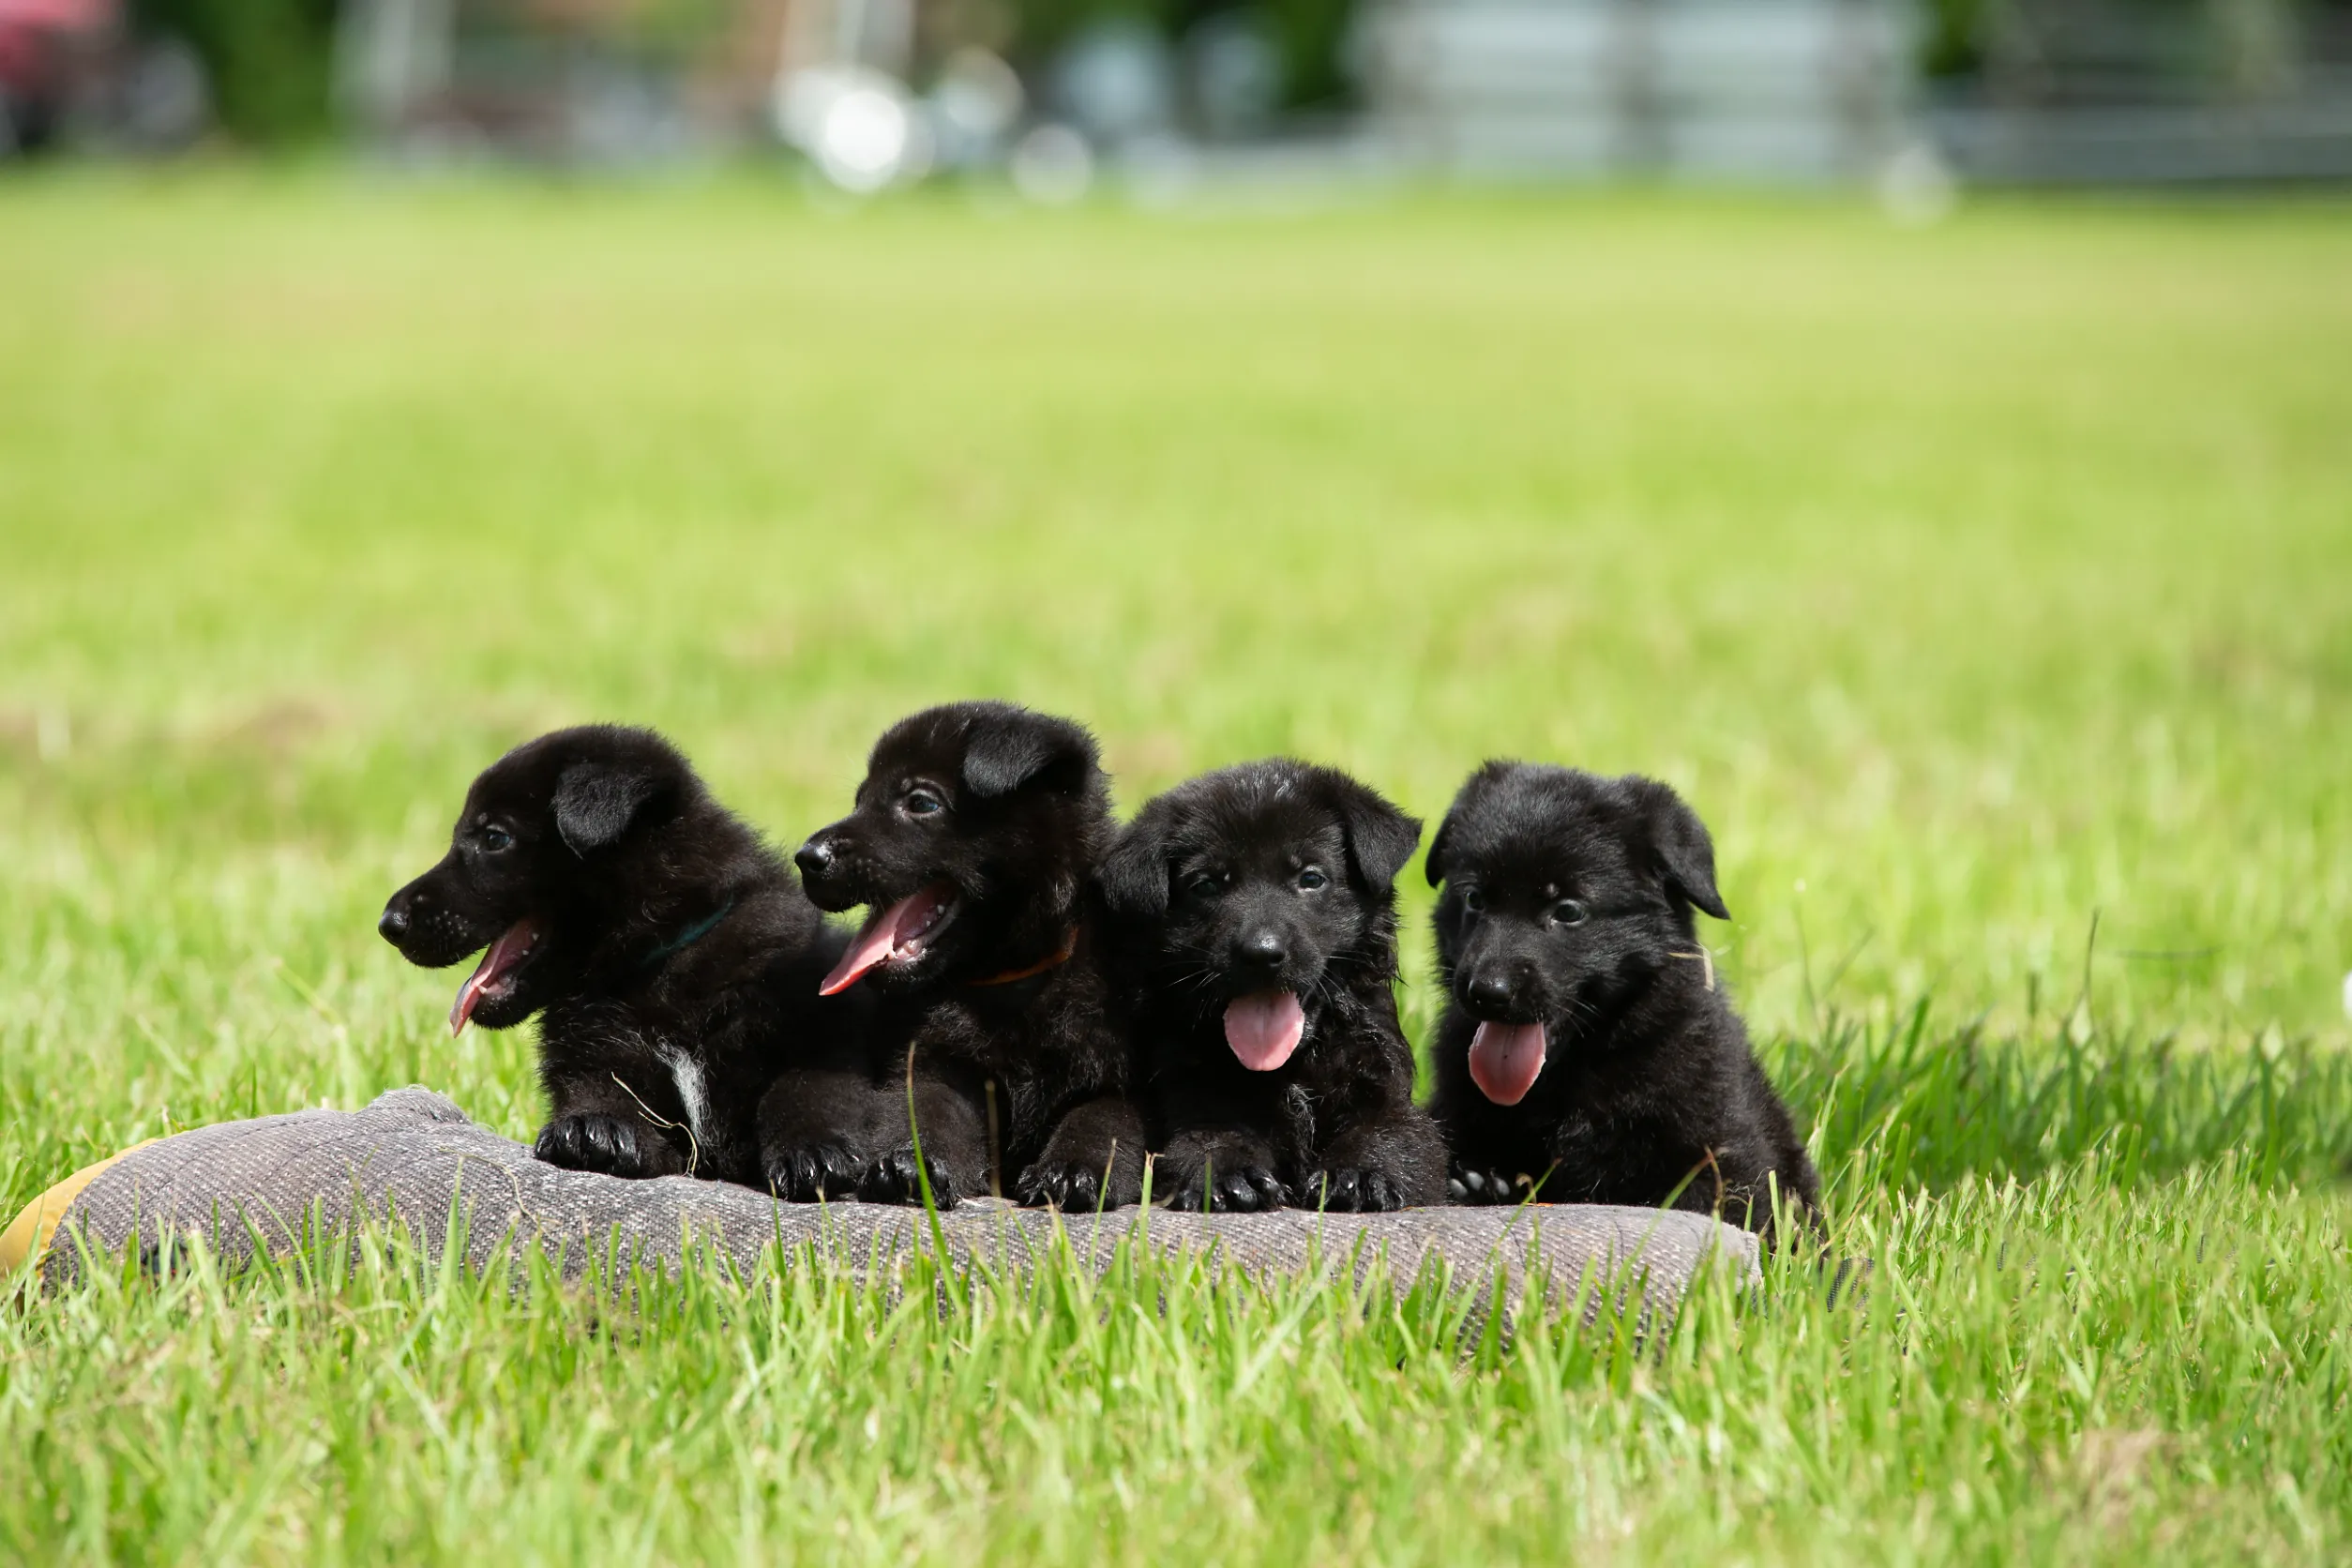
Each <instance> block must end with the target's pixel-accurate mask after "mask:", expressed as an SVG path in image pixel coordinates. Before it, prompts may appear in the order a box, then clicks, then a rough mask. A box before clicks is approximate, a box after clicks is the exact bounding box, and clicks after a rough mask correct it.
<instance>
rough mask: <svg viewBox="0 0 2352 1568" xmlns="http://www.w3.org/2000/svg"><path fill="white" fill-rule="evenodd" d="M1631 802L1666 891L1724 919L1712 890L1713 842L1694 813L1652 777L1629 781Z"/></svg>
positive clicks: (1727, 915)
mask: <svg viewBox="0 0 2352 1568" xmlns="http://www.w3.org/2000/svg"><path fill="white" fill-rule="evenodd" d="M1630 782H1631V784H1632V786H1633V795H1634V803H1635V805H1636V807H1637V808H1638V809H1639V811H1640V813H1641V822H1642V825H1643V827H1644V828H1646V829H1647V830H1648V832H1649V835H1650V847H1651V851H1653V852H1655V853H1656V855H1657V857H1658V866H1659V868H1660V870H1661V871H1663V872H1664V874H1665V876H1666V891H1667V892H1668V893H1669V894H1671V895H1673V896H1674V897H1678V898H1680V899H1681V900H1682V901H1683V902H1684V903H1686V904H1690V905H1692V906H1693V907H1695V908H1696V909H1700V910H1704V911H1705V912H1707V913H1709V914H1711V915H1713V916H1714V917H1715V918H1716V919H1718V920H1728V919H1730V918H1731V912H1730V911H1729V910H1727V909H1726V908H1724V903H1723V895H1722V894H1720V893H1717V892H1716V891H1715V841H1714V839H1712V838H1711V837H1708V833H1707V824H1706V823H1705V822H1700V821H1699V820H1698V813H1697V812H1696V811H1694V810H1692V809H1691V808H1690V807H1687V806H1685V805H1683V804H1682V797H1681V796H1680V795H1678V794H1676V793H1675V792H1673V791H1672V790H1670V789H1668V788H1667V787H1666V785H1664V784H1661V783H1659V782H1658V781H1657V780H1656V779H1654V778H1632V779H1631V780H1630Z"/></svg>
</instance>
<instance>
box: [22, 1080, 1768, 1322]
mask: <svg viewBox="0 0 2352 1568" xmlns="http://www.w3.org/2000/svg"><path fill="white" fill-rule="evenodd" d="M453 1209H454V1210H456V1211H458V1212H459V1213H460V1214H461V1217H462V1223H460V1224H459V1225H457V1226H454V1227H453V1226H452V1224H451V1218H452V1213H453ZM362 1220H374V1221H390V1222H396V1223H398V1224H400V1225H401V1226H403V1227H404V1228H405V1229H407V1231H408V1232H409V1234H410V1235H412V1236H413V1237H415V1239H416V1240H417V1241H419V1242H421V1243H422V1244H424V1245H425V1247H426V1248H427V1249H428V1251H429V1252H430V1254H431V1255H432V1256H434V1257H436V1258H438V1257H439V1255H440V1254H441V1252H442V1251H443V1250H444V1247H445V1241H446V1239H447V1238H449V1237H452V1236H456V1237H459V1238H460V1239H461V1240H462V1244H463V1247H464V1252H465V1258H466V1260H467V1262H468V1263H470V1264H472V1265H474V1266H475V1267H476V1268H484V1267H490V1266H493V1265H495V1264H496V1263H497V1262H498V1261H499V1259H501V1258H502V1256H503V1257H505V1258H506V1259H508V1260H509V1263H510V1264H511V1260H512V1258H513V1256H514V1254H513V1253H512V1252H506V1253H502V1250H501V1249H502V1248H505V1247H508V1246H510V1245H511V1244H513V1243H515V1242H521V1243H525V1244H535V1245H537V1246H538V1247H540V1248H542V1249H543V1250H544V1251H546V1252H547V1253H548V1254H549V1255H550V1256H551V1257H554V1258H556V1259H559V1260H560V1263H561V1266H562V1268H563V1270H564V1272H565V1274H567V1275H577V1274H579V1273H580V1271H581V1270H582V1269H583V1268H585V1267H587V1266H589V1264H590V1261H591V1259H597V1260H602V1259H608V1258H612V1257H615V1256H617V1257H618V1258H620V1259H623V1260H625V1261H626V1260H631V1259H633V1260H635V1261H637V1262H640V1263H642V1264H645V1265H647V1266H654V1265H656V1264H660V1263H675V1262H676V1261H677V1260H678V1259H680V1258H681V1256H683V1255H684V1254H685V1253H686V1252H687V1251H689V1250H692V1249H696V1248H701V1247H716V1248H717V1249H719V1250H721V1251H723V1252H724V1253H726V1254H727V1255H728V1256H729V1257H730V1258H731V1259H733V1261H734V1262H735V1264H736V1265H737V1266H738V1267H740V1268H742V1269H744V1270H746V1272H748V1271H750V1270H754V1269H757V1268H759V1267H761V1266H762V1265H763V1263H769V1264H772V1263H774V1262H775V1261H776V1259H777V1257H778V1253H777V1252H776V1250H775V1249H776V1244H778V1243H779V1242H780V1243H781V1244H782V1253H781V1257H782V1258H783V1259H785V1260H786V1263H787V1266H789V1264H790V1262H791V1261H792V1259H802V1258H808V1259H821V1260H828V1261H832V1262H837V1263H838V1264H839V1265H841V1266H844V1267H847V1268H849V1269H852V1270H864V1269H870V1268H872V1267H874V1266H876V1265H877V1264H881V1265H883V1266H885V1267H887V1266H890V1265H892V1264H895V1263H897V1262H899V1261H903V1260H904V1259H907V1258H909V1257H910V1256H911V1255H912V1253H914V1252H915V1251H917V1250H924V1251H927V1250H928V1249H929V1248H930V1246H931V1239H930V1227H929V1221H928V1220H927V1217H926V1216H925V1215H924V1214H923V1212H922V1211H921V1210H919V1209H912V1210H911V1209H904V1208H897V1207H892V1206H885V1205H880V1204H870V1203H833V1204H822V1205H820V1204H802V1203H778V1202H776V1201H775V1200H774V1199H771V1198H770V1197H769V1196H768V1195H766V1194H764V1193H760V1192H755V1191H753V1190H751V1189H750V1188H748V1187H738V1186H730V1185H726V1184H720V1183H715V1182H702V1181H696V1180H694V1179H693V1178H691V1177H685V1176H665V1177H661V1178H659V1179H657V1180H654V1181H645V1182H628V1181H622V1180H620V1179H618V1178H615V1177H611V1176H597V1175H591V1174H588V1173H586V1172H582V1171H577V1170H564V1169H560V1168H557V1167H554V1166H551V1165H547V1164H544V1163H542V1162H540V1161H538V1160H535V1159H534V1158H532V1156H531V1152H530V1150H529V1149H527V1148H525V1147H524V1146H523V1145H521V1144H520V1143H516V1142H514V1141H512V1140H510V1139H508V1138H501V1137H499V1136H498V1135H497V1134H495V1133H493V1132H490V1131H489V1130H488V1129H487V1128H483V1127H478V1126H475V1124H474V1123H471V1122H469V1121H467V1120H466V1118H465V1115H464V1113H463V1112H461V1111H460V1110H459V1109H458V1108H457V1107H456V1106H454V1105H452V1104H451V1103H450V1102H449V1101H448V1100H446V1099H445V1098H443V1097H442V1096H441V1095H439V1094H436V1093H431V1092H430V1091H428V1090H424V1089H400V1090H395V1091H393V1092H392V1093H388V1094H384V1095H382V1096H381V1097H379V1098H378V1099H377V1100H375V1101H374V1103H372V1104H370V1105H369V1106H368V1107H367V1108H365V1109H362V1110H356V1111H338V1110H304V1111H296V1112H294V1114H292V1115H287V1116H265V1117H262V1118H260V1119H259V1120H256V1121H251V1122H229V1123H220V1124H219V1125H215V1126H209V1127H199V1128H196V1129H195V1130H193V1131H190V1132H184V1133H180V1134H177V1135H175V1136H173V1137H171V1138H163V1139H160V1140H159V1141H158V1142H155V1143H151V1144H148V1145H146V1146H145V1147H143V1148H140V1149H137V1150H134V1151H132V1152H131V1153H128V1154H126V1155H124V1156H122V1157H121V1158H120V1159H118V1160H116V1161H115V1162H114V1164H113V1165H112V1166H110V1167H108V1168H106V1169H105V1170H104V1171H103V1172H101V1173H100V1174H99V1175H98V1178H97V1179H96V1180H95V1181H93V1182H92V1183H91V1184H89V1185H88V1186H87V1187H85V1188H84V1189H83V1191H82V1192H81V1194H80V1195H79V1196H77V1197H76V1198H75V1199H74V1200H73V1202H72V1203H71V1205H70V1206H69V1207H68V1209H67V1210H66V1213H65V1214H64V1216H63V1223H62V1225H61V1227H60V1229H59V1230H58V1232H57V1237H56V1241H55V1243H54V1244H53V1245H52V1246H51V1248H50V1250H49V1253H48V1255H47V1257H46V1258H45V1259H44V1260H43V1262H42V1265H41V1266H42V1270H43V1276H44V1279H45V1281H46V1282H47V1283H49V1284H51V1285H59V1284H64V1283H67V1282H68V1281H70V1280H71V1279H72V1278H73V1277H74V1276H75V1275H76V1274H78V1273H79V1271H80V1269H81V1268H82V1266H83V1257H84V1253H85V1250H86V1251H87V1252H88V1253H90V1254H91V1255H93V1256H95V1255H97V1254H99V1253H103V1254H106V1255H108V1256H111V1257H115V1258H119V1257H120V1256H121V1255H122V1254H123V1253H124V1251H125V1250H126V1248H128V1247H136V1248H138V1249H139V1250H140V1251H141V1253H142V1254H143V1255H144V1256H157V1255H159V1253H160V1251H161V1249H162V1248H163V1247H164V1246H165V1245H166V1244H168V1243H169V1242H170V1241H171V1240H172V1239H173V1238H181V1237H186V1236H188V1235H189V1234H190V1233H194V1234H195V1235H198V1236H201V1237H202V1238H203V1239H204V1241H205V1242H206V1244H209V1245H211V1246H212V1247H214V1248H215V1249H216V1250H217V1251H218V1252H219V1254H220V1255H221V1257H222V1258H223V1259H224V1260H225V1261H227V1262H229V1263H230V1264H232V1265H235V1264H238V1263H241V1262H243V1261H246V1260H248V1259H250V1257H251V1255H252V1252H253V1249H254V1247H255V1246H256V1244H259V1245H262V1246H264V1247H266V1248H268V1249H269V1250H271V1251H273V1252H276V1251H280V1250H288V1249H291V1248H293V1247H294V1246H296V1245H298V1244H300V1242H301V1239H302V1233H303V1231H304V1229H305V1228H306V1227H315V1226H320V1225H324V1227H325V1228H327V1231H328V1233H330V1234H331V1233H333V1232H334V1231H335V1230H336V1229H339V1228H341V1227H344V1226H346V1225H348V1224H350V1223H352V1222H354V1221H362ZM939 1223H940V1227H941V1230H942V1233H943V1236H944V1239H945V1241H946V1244H947V1246H948V1248H949V1251H950V1252H951V1254H953V1255H954V1256H955V1258H956V1259H957V1262H958V1263H966V1262H970V1261H972V1260H975V1259H977V1260H981V1261H985V1262H987V1263H988V1264H990V1265H991V1266H995V1267H1010V1268H1014V1269H1019V1268H1022V1267H1024V1266H1026V1265H1027V1264H1029V1263H1030V1262H1031V1261H1032V1260H1033V1259H1034V1258H1035V1257H1036V1256H1037V1255H1038V1253H1039V1252H1040V1251H1041V1250H1042V1249H1044V1248H1047V1247H1049V1246H1054V1245H1057V1244H1059V1243H1058V1242H1057V1227H1058V1228H1059V1231H1060V1234H1062V1235H1066V1237H1067V1238H1068V1242H1069V1244H1070V1246H1071V1247H1072V1248H1073V1249H1074V1250H1075V1251H1076V1252H1077V1254H1078V1256H1079V1257H1081V1258H1083V1259H1086V1260H1087V1261H1088V1262H1089V1263H1091V1264H1092V1265H1093V1267H1095V1268H1097V1269H1100V1268H1103V1267H1106V1266H1108V1263H1109V1262H1110V1260H1111V1259H1112V1258H1113V1256H1114V1253H1115V1251H1116V1248H1117V1245H1118V1244H1119V1242H1120V1241H1121V1239H1122V1238H1123V1237H1126V1236H1128V1235H1131V1234H1132V1235H1138V1236H1140V1237H1141V1238H1143V1239H1144V1240H1145V1241H1147V1242H1148V1243H1149V1244H1151V1245H1153V1246H1154V1247H1157V1248H1160V1249H1162V1250H1163V1251H1165V1252H1176V1251H1179V1250H1189V1251H1192V1252H1195V1253H1199V1254H1206V1255H1210V1256H1212V1257H1213V1258H1214V1259H1215V1261H1216V1262H1217V1263H1219V1264H1220V1265H1229V1266H1235V1267H1239V1268H1241V1269H1243V1270H1244V1271H1246V1272H1248V1273H1250V1274H1257V1275H1261V1276H1264V1275H1274V1274H1298V1273H1302V1272H1304V1271H1305V1270H1307V1269H1309V1268H1317V1267H1320V1268H1326V1269H1331V1268H1341V1267H1345V1268H1350V1269H1353V1270H1355V1271H1356V1272H1358V1273H1359V1274H1361V1273H1362V1272H1363V1271H1364V1270H1367V1269H1369V1268H1371V1267H1373V1266H1374V1264H1375V1261H1376V1259H1377V1260H1384V1262H1385V1265H1386V1269H1387V1273H1388V1277H1389V1279H1390V1280H1391V1282H1392V1283H1393V1285H1394V1286H1395V1288H1396V1289H1400V1290H1401V1289H1407V1288H1409V1287H1410V1285H1411V1284H1412V1283H1413V1282H1414V1281H1415V1280H1416V1279H1418V1278H1420V1277H1422V1276H1423V1275H1424V1274H1425V1273H1426V1272H1427V1271H1429V1270H1430V1269H1431V1268H1432V1266H1433V1265H1449V1266H1450V1275H1449V1277H1450V1278H1451V1279H1452V1280H1453V1281H1454V1282H1455V1285H1456V1286H1457V1287H1459V1288H1467V1289H1474V1290H1484V1289H1486V1288H1487V1287H1489V1286H1491V1285H1492V1284H1494V1283H1495V1281H1496V1277H1497V1275H1498V1274H1500V1277H1501V1283H1502V1285H1503V1289H1504V1300H1505V1302H1506V1303H1508V1302H1512V1301H1516V1300H1520V1299H1522V1297H1521V1291H1522V1290H1523V1289H1528V1288H1533V1289H1539V1290H1541V1291H1542V1293H1543V1295H1544V1297H1545V1300H1546V1301H1547V1302H1548V1303H1550V1304H1555V1305H1564V1304H1567V1303H1568V1302H1570V1301H1571V1300H1573V1299H1575V1298H1576V1293H1577V1292H1578V1291H1579V1289H1580V1288H1581V1289H1583V1290H1584V1292H1585V1294H1584V1299H1583V1300H1582V1302H1581V1303H1580V1304H1581V1306H1582V1308H1583V1310H1584V1311H1585V1312H1586V1313H1587V1314H1588V1315H1590V1314H1591V1313H1592V1312H1594V1311H1595V1310H1597V1309H1598V1307H1599V1305H1600V1304H1601V1301H1602V1298H1603V1295H1604V1293H1605V1292H1604V1291H1603V1290H1601V1289H1595V1288H1594V1287H1596V1286H1599V1285H1602V1284H1605V1283H1606V1282H1610V1281H1616V1282H1619V1283H1620V1284H1621V1286H1625V1287H1631V1288H1637V1289H1639V1291H1640V1292H1641V1311H1642V1314H1643V1315H1644V1316H1647V1315H1648V1314H1649V1313H1651V1312H1655V1311H1658V1310H1660V1309H1665V1310H1669V1311H1670V1310H1671V1308H1672V1306H1673V1304H1674V1303H1676V1302H1677V1301H1679V1300H1680V1299H1681V1293H1682V1291H1683V1290H1684V1289H1685V1288H1686V1287H1687V1286H1688V1284H1689V1283H1690V1281H1691V1279H1692V1278H1693V1277H1694V1276H1695V1275H1696V1274H1697V1273H1698V1271H1699V1270H1701V1269H1703V1268H1706V1267H1708V1266H1710V1265H1716V1266H1727V1267H1730V1268H1731V1269H1733V1270H1735V1271H1736V1272H1737V1273H1738V1274H1740V1275H1741V1276H1742V1277H1749V1278H1753V1277H1754V1276H1755V1274H1756V1241H1755V1238H1754V1237H1752V1236H1750V1235H1748V1234H1747V1233H1746V1232H1745V1231H1742V1230H1738V1229H1732V1228H1731V1227H1729V1226H1726V1225H1722V1224H1719V1223H1718V1222H1716V1221H1715V1220H1712V1219H1710V1218H1708V1217H1706V1216H1705V1215H1702V1214H1681V1213H1674V1212H1660V1211H1656V1210H1651V1209H1619V1208H1604V1207H1600V1206H1593V1205H1557V1206H1554V1205H1545V1206H1530V1207H1525V1208H1519V1209H1415V1210H1408V1211H1406V1212H1404V1213H1402V1214H1317V1213H1315V1212H1313V1211H1310V1210H1302V1209H1289V1210H1283V1211H1281V1212H1278V1213H1274V1214H1178V1213H1175V1212H1172V1211H1170V1210H1167V1209H1154V1210H1152V1211H1150V1212H1149V1213H1148V1214H1146V1212H1145V1211H1143V1210H1140V1209H1135V1208H1128V1209H1121V1210H1117V1211H1114V1212H1112V1213H1109V1214H1100V1215H1097V1214H1066V1215H1056V1214H1051V1213H1048V1212H1044V1211H1039V1210H1033V1209H1020V1208H1016V1207H1014V1206H1012V1205H1011V1204H1008V1203H1003V1202H1000V1201H996V1200H993V1199H978V1200H975V1201H967V1202H965V1203H962V1204H960V1205H958V1206H957V1208H955V1209H953V1210H950V1211H948V1212H946V1213H944V1214H941V1215H940V1216H939ZM1626 1304H1627V1305H1629V1306H1630V1305H1631V1303H1630V1302H1627V1303H1626Z"/></svg>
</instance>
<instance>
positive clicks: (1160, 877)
mask: <svg viewBox="0 0 2352 1568" xmlns="http://www.w3.org/2000/svg"><path fill="white" fill-rule="evenodd" d="M1094 882H1095V885H1096V886H1098V887H1100V888H1101V889H1102V893H1103V903H1104V905H1105V906H1106V907H1107V908H1108V909H1109V911H1110V912H1111V913H1112V914H1114V915H1117V916H1119V917H1120V918H1121V919H1123V920H1157V919H1158V918H1159V917H1160V916H1161V915H1164V914H1166V913H1167V912H1168V836H1167V832H1166V830H1165V828H1164V827H1163V826H1162V824H1161V823H1160V822H1156V821H1153V819H1152V818H1151V816H1150V815H1149V814H1148V813H1147V814H1146V815H1145V816H1141V817H1138V818H1137V819H1136V820H1135V822H1134V823H1133V824H1132V825H1130V826H1129V827H1128V828H1127V830H1126V831H1125V832H1124V833H1122V834H1121V835H1120V836H1119V841H1118V842H1117V843H1116V844H1113V845H1112V846H1111V849H1110V852H1109V853H1108V854H1107V855H1105V856H1103V859H1102V864H1101V865H1099V866H1097V867H1095V868H1094Z"/></svg>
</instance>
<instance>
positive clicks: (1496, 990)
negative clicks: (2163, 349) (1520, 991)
mask: <svg viewBox="0 0 2352 1568" xmlns="http://www.w3.org/2000/svg"><path fill="white" fill-rule="evenodd" d="M1514 993H1515V988H1514V987H1513V986H1512V984H1511V982H1510V981H1508V980H1506V979H1504V978H1503V977H1502V976H1501V975H1500V974H1497V973H1496V972H1493V971H1492V970H1489V971H1487V972H1485V973H1484V974H1478V975H1473V976H1471V978H1470V1001H1471V1002H1472V1003H1476V1004H1477V1005H1478V1006H1480V1007H1482V1008H1485V1009H1487V1010H1489V1011H1492V1012H1497V1013H1500V1012H1502V1011H1504V1010H1506V1009H1507V1008H1509V1007H1510V1005H1511V1003H1513V1001H1515V994H1514Z"/></svg>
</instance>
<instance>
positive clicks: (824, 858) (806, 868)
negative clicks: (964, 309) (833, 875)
mask: <svg viewBox="0 0 2352 1568" xmlns="http://www.w3.org/2000/svg"><path fill="white" fill-rule="evenodd" d="M792 864H793V865H795V866H797V867H800V874H801V875H802V876H804V877H822V876H823V875H824V874H825V873H826V872H827V871H830V870H832V869H833V846H832V845H830V844H828V843H826V842H825V841H824V840H823V839H822V838H811V839H810V840H808V842H807V843H806V844H803V845H802V846H801V847H800V852H798V853H797V854H795V855H793V856H792Z"/></svg>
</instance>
